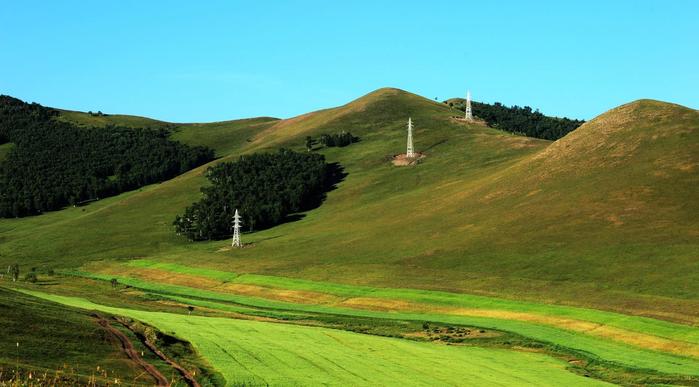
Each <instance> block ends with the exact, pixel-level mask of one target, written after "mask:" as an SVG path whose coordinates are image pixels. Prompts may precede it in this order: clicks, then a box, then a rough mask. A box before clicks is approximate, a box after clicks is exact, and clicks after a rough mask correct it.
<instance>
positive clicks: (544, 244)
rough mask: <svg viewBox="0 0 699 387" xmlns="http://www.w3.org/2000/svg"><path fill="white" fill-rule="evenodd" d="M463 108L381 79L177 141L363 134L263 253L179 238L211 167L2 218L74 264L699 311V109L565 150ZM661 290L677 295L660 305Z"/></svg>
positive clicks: (574, 141) (585, 131)
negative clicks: (342, 95) (330, 186)
mask: <svg viewBox="0 0 699 387" xmlns="http://www.w3.org/2000/svg"><path fill="white" fill-rule="evenodd" d="M452 114H453V112H452V110H450V109H449V108H448V107H447V106H445V105H443V104H439V103H435V102H432V101H429V100H427V99H424V98H421V97H418V96H415V95H413V94H410V93H406V92H403V91H400V90H396V89H381V90H378V91H376V92H374V93H371V94H369V95H367V96H364V97H362V98H360V99H358V100H356V101H354V102H352V103H349V104H347V105H344V106H341V107H339V108H335V109H327V110H323V111H319V112H315V113H310V114H306V115H303V116H300V117H296V118H292V119H288V120H281V121H270V122H264V121H263V122H258V121H257V120H253V121H245V122H231V123H228V124H225V123H222V124H218V129H217V130H216V131H213V130H211V131H208V130H205V129H203V128H201V130H199V129H200V128H196V127H192V128H189V130H191V132H190V133H196V134H187V133H183V132H180V133H177V134H176V136H181V139H182V140H185V141H187V139H189V141H198V143H200V144H201V143H206V144H208V145H214V146H215V144H216V143H218V142H219V141H221V139H222V138H226V136H230V137H228V138H229V139H231V141H230V143H227V144H225V146H221V147H219V149H218V150H219V152H224V151H225V152H229V154H230V156H226V157H223V158H222V160H226V159H234V158H235V157H237V155H238V154H240V153H243V152H251V151H259V150H264V149H271V148H274V147H277V146H281V145H285V146H292V147H293V146H295V147H296V148H299V149H300V148H301V147H302V146H303V138H304V137H305V136H307V135H314V134H319V133H322V132H324V131H340V130H349V129H351V131H352V133H356V135H358V136H359V137H360V138H361V141H360V142H359V143H357V144H354V145H351V146H350V147H347V148H341V149H324V150H322V152H323V153H325V155H326V157H327V158H328V159H329V160H330V161H338V162H340V163H341V165H342V166H343V167H344V168H345V170H346V172H347V173H348V174H349V175H348V177H347V179H346V180H345V181H344V182H343V183H342V184H341V185H340V187H339V188H338V189H337V190H336V191H333V192H331V193H330V194H329V196H328V199H327V201H326V203H325V204H323V205H322V206H321V207H320V208H319V209H317V210H314V211H312V212H310V213H308V214H306V215H305V217H304V219H302V220H301V221H297V222H292V223H288V224H285V225H282V226H280V227H276V228H274V229H271V230H266V231H263V232H260V233H255V234H252V235H246V236H245V238H246V239H247V240H248V241H249V242H254V243H255V247H254V248H250V249H244V250H242V251H219V250H220V248H221V247H222V246H225V242H217V243H197V244H190V243H188V242H187V241H185V240H183V239H181V238H178V237H176V236H175V235H174V234H173V233H172V231H171V226H170V224H171V222H172V219H173V218H174V215H175V214H177V213H178V212H181V210H182V209H183V208H184V206H186V205H187V204H189V203H191V202H193V201H194V200H196V199H197V198H198V197H199V195H200V194H199V192H198V191H199V187H200V186H201V185H202V184H204V179H203V178H202V176H201V174H202V172H203V171H204V169H205V168H206V166H204V167H201V168H198V169H196V170H193V171H191V172H189V173H187V174H185V175H183V176H180V177H178V178H176V179H173V180H171V181H168V182H165V183H162V184H160V185H157V186H150V187H147V188H145V189H143V190H142V192H131V193H127V194H124V195H121V196H119V197H116V198H112V199H108V200H106V201H104V202H103V203H96V204H94V205H91V206H88V207H86V208H83V209H69V210H66V211H63V212H61V213H57V214H48V215H45V216H42V217H40V218H36V219H27V220H3V221H2V222H0V238H3V241H4V243H3V244H2V246H1V247H0V252H1V253H2V260H3V261H5V262H10V261H12V262H14V261H19V262H22V261H26V260H28V261H31V262H34V263H36V264H39V265H44V266H55V267H71V266H78V265H80V264H81V263H83V262H87V261H89V260H95V259H128V258H132V257H146V256H152V257H158V258H167V259H169V260H176V261H185V262H192V261H196V262H199V264H202V265H208V266H212V267H221V268H227V269H232V270H235V271H242V272H260V273H266V274H277V275H285V276H292V277H302V278H309V279H315V280H332V281H335V282H347V283H357V284H365V285H367V284H368V285H380V286H401V287H406V286H408V287H420V288H438V289H443V290H452V291H471V292H480V293H486V294H499V295H505V296H514V295H516V294H520V295H522V296H525V297H528V298H533V299H546V300H554V301H559V302H566V303H573V304H579V305H586V306H601V307H605V308H612V309H625V310H629V311H632V312H640V311H647V312H652V313H675V312H678V313H686V314H689V315H692V316H695V317H696V315H697V314H699V308H697V301H696V296H697V294H699V285H698V284H699V281H697V280H696V279H697V278H696V274H694V273H697V271H696V270H691V268H696V265H697V264H699V263H697V262H696V260H695V259H694V258H695V254H694V252H696V251H697V237H696V229H697V219H696V216H694V215H693V214H696V209H697V208H696V203H697V200H692V199H696V191H693V190H692V187H693V186H694V183H695V182H696V179H697V175H696V172H695V169H694V167H693V166H694V165H696V162H697V158H696V157H697V156H696V155H697V154H699V152H697V151H696V149H697V143H698V142H697V132H696V129H694V128H696V125H697V122H698V120H699V113H697V112H696V111H694V110H691V109H686V108H682V107H678V106H674V105H669V104H663V103H660V102H650V101H639V102H635V103H632V104H629V105H625V106H623V107H621V108H618V109H615V110H612V111H610V112H608V113H606V114H604V115H602V116H600V117H599V118H597V119H595V120H592V121H591V122H589V123H587V124H585V125H583V127H581V128H579V129H578V130H577V131H575V132H574V133H572V134H571V135H569V136H566V137H565V138H563V139H561V140H559V141H557V142H555V143H550V142H548V141H544V140H537V139H531V138H526V137H521V136H514V135H509V134H506V133H503V132H500V131H497V130H494V129H490V128H487V127H482V126H475V125H465V124H463V123H461V122H454V121H453V120H451V119H450V116H451V115H452ZM407 116H411V117H412V118H413V120H414V122H415V123H416V133H415V141H416V146H417V148H418V150H420V151H424V152H425V153H426V155H427V157H426V159H425V160H424V162H423V163H422V164H421V165H418V166H417V167H415V168H398V167H394V166H392V165H391V163H390V162H389V161H387V160H388V158H390V156H391V155H393V154H396V153H400V152H401V151H402V149H403V146H404V141H405V140H404V134H405V132H404V127H405V121H406V117H407ZM247 124H250V125H247ZM227 133H230V134H227ZM208 135H211V137H208V138H207V136H208ZM195 139H196V140H195ZM39 240H41V241H42V242H41V243H38V241H39ZM653 260H659V261H661V262H663V264H660V265H654V264H653ZM669 279H673V281H669ZM674 281H679V282H680V283H682V284H683V285H682V286H677V285H674V284H675V283H677V282H674ZM593 290H594V291H593ZM582 295H585V296H584V297H582ZM611 296H614V297H611ZM619 296H623V300H624V301H623V302H622V301H620V300H619ZM663 297H665V298H669V299H671V300H669V301H670V302H667V303H662V304H660V305H655V304H657V302H656V301H657V300H659V299H662V298H663ZM688 307H689V308H688ZM636 309H638V310H636ZM646 309H647V310H646Z"/></svg>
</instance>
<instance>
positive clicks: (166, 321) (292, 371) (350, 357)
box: [33, 293, 602, 385]
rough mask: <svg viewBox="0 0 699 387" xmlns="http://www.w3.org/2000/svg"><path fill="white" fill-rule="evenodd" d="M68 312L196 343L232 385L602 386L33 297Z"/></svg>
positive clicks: (550, 373) (327, 337) (413, 349)
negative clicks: (123, 320) (94, 313)
mask: <svg viewBox="0 0 699 387" xmlns="http://www.w3.org/2000/svg"><path fill="white" fill-rule="evenodd" d="M33 294H35V295H37V296H40V297H42V298H45V299H48V300H52V301H55V302H59V303H62V304H65V305H69V306H73V307H80V308H85V309H89V310H101V311H104V312H108V313H113V314H118V315H125V316H129V317H132V318H135V319H138V320H140V321H143V322H146V323H148V324H151V325H153V326H155V327H157V328H159V329H160V330H163V331H166V332H169V333H171V334H175V335H177V336H179V337H182V338H184V339H187V340H189V341H190V342H191V343H193V345H194V346H195V347H196V348H197V349H198V350H199V351H200V352H201V353H202V355H204V356H205V357H206V358H207V359H210V361H211V363H212V365H213V366H214V367H216V368H217V369H218V370H220V371H221V372H222V374H223V375H224V376H225V378H226V380H227V381H228V383H229V384H231V385H241V384H246V385H247V384H250V385H258V384H259V385H264V384H269V385H295V384H309V383H311V384H331V385H348V384H371V385H396V384H400V385H435V384H457V383H460V382H462V381H464V380H470V381H472V382H474V383H478V384H481V385H487V384H497V385H523V384H530V385H531V384H533V385H587V384H590V385H596V384H602V383H601V382H599V381H595V380H592V379H587V378H584V377H581V376H578V375H575V374H573V373H570V372H568V371H566V370H565V367H566V364H565V363H564V362H562V361H559V360H556V359H553V358H550V357H547V356H544V355H541V354H536V353H526V352H513V351H505V350H497V349H485V348H476V347H458V346H446V345H435V344H431V343H422V342H415V341H407V340H401V339H392V338H384V337H376V336H369V335H361V334H356V333H351V332H344V331H340V330H333V329H327V328H318V327H305V326H295V325H288V324H276V323H267V322H260V321H245V320H233V319H225V318H213V317H199V316H183V315H177V314H168V313H161V312H146V311H136V310H130V309H120V308H112V307H108V306H104V305H99V304H94V303H91V302H89V301H86V300H84V299H79V298H73V297H63V296H56V295H49V294H45V293H43V294H41V293H33Z"/></svg>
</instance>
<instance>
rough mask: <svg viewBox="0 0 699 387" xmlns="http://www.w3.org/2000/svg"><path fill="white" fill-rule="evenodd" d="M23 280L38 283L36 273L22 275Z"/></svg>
mask: <svg viewBox="0 0 699 387" xmlns="http://www.w3.org/2000/svg"><path fill="white" fill-rule="evenodd" d="M24 280H25V281H27V282H31V283H35V282H36V281H38V278H37V276H36V272H34V271H30V272H29V273H27V274H25V275H24Z"/></svg>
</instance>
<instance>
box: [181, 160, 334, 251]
mask: <svg viewBox="0 0 699 387" xmlns="http://www.w3.org/2000/svg"><path fill="white" fill-rule="evenodd" d="M207 177H208V178H209V180H210V181H211V183H212V184H211V185H209V186H206V187H203V188H202V189H201V190H202V193H204V197H203V198H202V199H201V200H200V201H198V202H196V203H194V204H192V205H191V206H190V207H188V208H187V209H186V210H185V212H184V214H182V215H178V216H177V217H176V218H175V221H174V223H173V225H174V226H175V230H176V232H177V233H178V234H180V235H184V236H186V237H187V238H188V239H190V240H193V241H197V240H217V239H223V238H226V237H228V236H230V235H231V234H232V229H231V226H232V219H233V213H234V212H235V210H236V209H238V211H239V213H240V215H241V218H242V220H243V228H244V229H247V230H250V231H252V230H259V229H264V228H268V227H272V226H274V225H277V224H279V223H282V222H284V221H285V220H287V219H288V216H289V215H290V214H294V213H297V212H300V211H305V210H309V209H311V208H314V207H316V206H318V205H320V203H321V201H322V200H323V198H324V196H325V192H327V190H328V189H330V188H331V187H332V185H333V184H334V183H336V182H337V181H338V180H339V179H340V178H341V174H340V173H339V170H338V167H337V166H336V165H333V164H327V163H326V162H325V157H324V156H323V155H320V154H315V153H310V154H303V153H297V152H293V151H291V150H288V149H281V150H279V151H278V152H276V153H256V154H252V155H245V156H241V157H240V159H239V160H238V161H235V162H228V163H221V164H218V165H216V166H214V167H211V168H209V169H208V171H207Z"/></svg>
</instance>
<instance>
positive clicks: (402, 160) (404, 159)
mask: <svg viewBox="0 0 699 387" xmlns="http://www.w3.org/2000/svg"><path fill="white" fill-rule="evenodd" d="M425 157H426V156H425V154H424V153H420V152H415V157H408V156H407V155H406V154H405V153H401V154H399V155H395V156H393V165H395V166H398V167H405V166H408V165H416V164H420V163H421V162H422V159H424V158H425Z"/></svg>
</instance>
